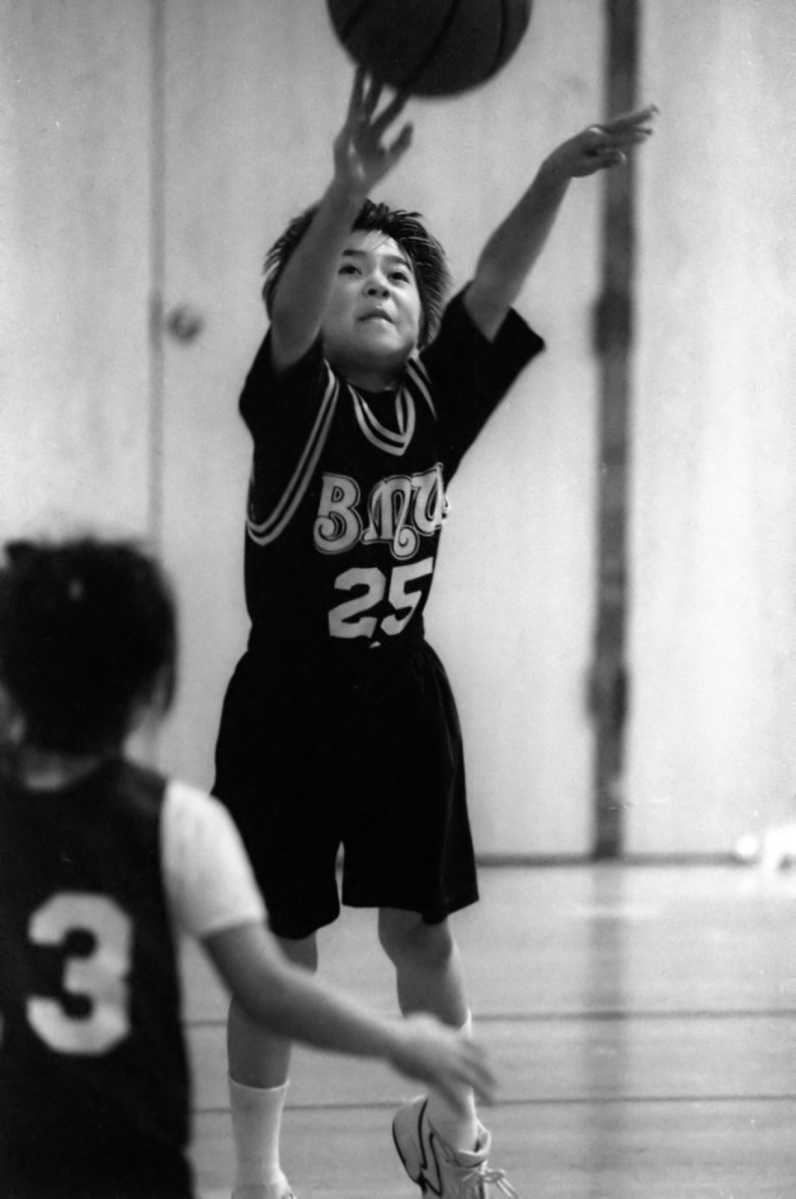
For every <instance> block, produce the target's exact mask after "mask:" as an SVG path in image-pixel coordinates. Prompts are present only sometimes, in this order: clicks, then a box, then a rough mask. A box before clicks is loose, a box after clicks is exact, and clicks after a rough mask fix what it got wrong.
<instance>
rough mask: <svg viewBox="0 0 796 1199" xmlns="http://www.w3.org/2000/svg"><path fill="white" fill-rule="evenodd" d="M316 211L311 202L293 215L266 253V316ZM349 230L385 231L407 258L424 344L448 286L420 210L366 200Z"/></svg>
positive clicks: (441, 255) (436, 324)
mask: <svg viewBox="0 0 796 1199" xmlns="http://www.w3.org/2000/svg"><path fill="white" fill-rule="evenodd" d="M317 210H318V205H317V204H314V205H312V207H311V208H307V209H306V210H305V211H304V212H302V213H301V214H300V215H299V216H297V217H294V218H293V220H292V221H291V222H290V223H289V225H288V226H287V228H286V229H285V231H284V233H283V234H282V235H281V237H279V238H277V240H276V241H275V242H274V244H273V245H272V246H271V248H270V250H269V251H268V253H267V255H266V258H265V266H264V271H265V282H264V283H263V293H262V294H263V299H264V301H265V307H266V311H267V312H268V315H269V316H270V315H271V306H272V303H273V298H274V292H275V291H276V286H277V284H278V282H279V280H280V278H281V276H282V272H283V271H284V269H285V267H286V266H287V264H288V262H289V261H290V258H291V255H292V254H293V251H294V250H295V248H296V246H297V245H298V244H299V242H300V241H301V239H302V237H303V236H304V234H305V233H306V232H307V229H308V228H309V226H310V222H311V221H312V218H313V217H314V216H315V213H316V212H317ZM351 229H352V231H353V230H355V229H361V230H363V231H365V232H369V231H370V230H377V231H378V232H379V233H384V234H385V235H386V236H387V237H391V238H392V239H393V241H394V242H396V243H397V245H399V246H400V247H401V249H402V250H403V251H404V253H405V254H406V255H407V257H408V258H409V260H410V262H411V264H412V268H413V270H414V273H415V281H416V283H417V290H418V293H419V295H420V304H421V307H422V314H421V322H420V339H419V340H420V345H421V346H424V345H427V344H428V342H430V341H431V339H432V337H433V336H434V334H435V333H436V331H437V329H438V328H439V322H440V319H441V317H442V309H443V306H444V303H445V296H446V293H447V291H448V287H449V286H450V275H449V273H448V264H447V261H446V258H445V251H444V250H443V248H442V246H441V244H440V243H439V242H438V241H437V239H436V238H435V237H434V236H433V235H432V234H431V233H429V231H428V230H427V229H426V227H425V225H424V224H423V223H422V221H421V219H420V213H418V212H406V211H405V210H404V209H402V208H390V207H389V205H387V204H376V203H374V201H373V200H365V203H364V204H363V205H362V208H361V209H360V211H359V213H358V215H357V217H356V219H355V220H354V223H353V225H352V226H351Z"/></svg>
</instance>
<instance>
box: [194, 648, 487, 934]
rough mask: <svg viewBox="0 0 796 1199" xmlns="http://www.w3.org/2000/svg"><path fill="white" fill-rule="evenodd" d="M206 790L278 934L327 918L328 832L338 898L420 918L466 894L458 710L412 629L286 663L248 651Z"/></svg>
mask: <svg viewBox="0 0 796 1199" xmlns="http://www.w3.org/2000/svg"><path fill="white" fill-rule="evenodd" d="M352 660H353V662H352ZM213 793H214V795H216V796H218V797H219V799H221V801H222V802H223V803H224V804H225V805H226V806H227V808H228V809H229V811H230V812H231V814H232V816H233V817H234V819H235V821H236V823H237V825H238V827H239V829H240V831H241V834H242V836H243V840H244V843H245V845H246V849H247V851H248V854H249V857H250V858H251V861H252V864H253V866H254V871H255V875H256V877H257V881H258V883H259V885H260V887H261V889H262V892H263V896H264V898H265V902H266V906H267V908H268V913H269V921H270V925H271V928H272V930H273V931H274V932H275V933H276V934H277V935H279V936H283V937H293V938H298V937H305V936H308V935H309V934H310V933H312V932H314V931H315V930H316V929H318V928H321V927H322V926H323V925H326V924H330V923H331V922H332V921H333V920H335V919H336V917H337V916H338V914H339V912H340V895H339V891H338V883H337V871H336V865H337V858H338V851H339V849H340V847H341V846H342V848H343V879H342V901H343V903H345V904H348V905H351V906H353V907H392V908H400V909H404V910H407V911H413V912H419V913H420V914H421V915H422V916H423V918H424V919H425V920H426V921H427V922H428V923H432V924H433V923H437V922H439V921H440V920H443V919H444V918H445V917H446V916H447V915H449V914H450V913H451V912H454V911H456V910H457V909H459V908H462V907H465V906H466V905H468V904H470V903H474V902H475V901H476V900H477V898H478V888H477V881H476V869H475V860H474V855H473V845H472V838H471V834H470V825H469V820H468V815H467V803H466V795H465V778H464V759H463V752H462V738H461V730H460V726H459V719H458V716H457V713H456V706H455V702H454V699H453V695H452V692H451V688H450V684H449V682H448V678H447V675H446V673H445V669H444V667H443V665H442V663H441V662H440V660H439V658H438V657H437V655H436V654H435V652H434V650H433V649H432V648H431V647H430V646H429V645H428V643H427V642H426V641H424V640H417V641H414V642H412V643H411V645H410V646H409V647H408V648H403V647H401V648H399V647H389V648H385V649H376V650H370V651H367V650H365V651H363V652H362V653H358V654H344V653H343V652H342V651H330V650H326V649H324V650H322V651H319V652H318V653H317V654H315V655H313V656H309V655H303V656H302V658H301V659H299V660H297V661H296V662H294V663H293V664H292V665H290V664H288V663H286V662H285V661H284V656H283V658H282V660H280V662H279V663H275V662H273V661H272V662H271V663H269V662H268V660H267V659H265V657H264V656H263V655H261V654H259V655H255V654H254V653H253V652H252V651H251V650H250V651H248V652H247V653H246V654H244V656H243V658H241V660H240V662H239V663H238V665H237V667H236V669H235V672H234V674H233V676H232V679H231V681H230V684H229V687H228V688H227V693H226V696H225V699H224V705H223V710H222V715H221V725H220V729H219V735H218V741H217V744H216V779H215V783H214V786H213Z"/></svg>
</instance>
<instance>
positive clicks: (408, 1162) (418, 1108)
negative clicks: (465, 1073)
mask: <svg viewBox="0 0 796 1199" xmlns="http://www.w3.org/2000/svg"><path fill="white" fill-rule="evenodd" d="M427 1107H428V1099H427V1098H426V1096H425V1095H421V1096H420V1098H419V1099H413V1100H412V1102H411V1103H405V1104H404V1105H403V1107H401V1108H399V1109H398V1113H397V1115H396V1117H395V1119H394V1120H393V1122H392V1135H393V1140H394V1141H395V1148H396V1149H397V1150H398V1156H399V1157H400V1159H401V1161H402V1162H403V1166H404V1169H405V1170H406V1172H407V1174H408V1175H409V1177H410V1178H411V1179H412V1182H415V1183H417V1185H418V1186H419V1187H420V1191H421V1193H422V1194H423V1195H436V1196H438V1199H498V1197H499V1196H501V1195H502V1196H506V1197H507V1199H520V1197H519V1195H518V1194H517V1192H516V1191H515V1190H514V1187H513V1186H512V1185H511V1183H510V1182H509V1180H508V1179H507V1178H506V1175H505V1173H504V1172H503V1171H502V1170H491V1169H489V1167H488V1165H487V1158H488V1157H489V1150H490V1148H491V1145H492V1137H491V1136H490V1134H489V1133H488V1132H487V1130H486V1129H485V1128H484V1126H483V1124H479V1126H478V1130H479V1138H478V1144H479V1148H478V1149H477V1150H476V1151H475V1152H474V1153H463V1152H461V1151H458V1150H454V1149H452V1148H451V1146H450V1145H449V1144H448V1143H447V1142H446V1141H444V1140H443V1139H442V1137H441V1136H440V1135H439V1133H438V1132H437V1130H436V1129H435V1128H434V1127H433V1125H432V1124H431V1123H430V1121H429V1118H428V1113H427V1110H426V1109H427Z"/></svg>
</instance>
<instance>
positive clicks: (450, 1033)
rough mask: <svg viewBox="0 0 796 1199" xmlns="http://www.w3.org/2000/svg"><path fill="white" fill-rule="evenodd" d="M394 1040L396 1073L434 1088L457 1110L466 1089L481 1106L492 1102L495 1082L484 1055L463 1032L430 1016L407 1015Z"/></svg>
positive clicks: (393, 1060) (392, 1060)
mask: <svg viewBox="0 0 796 1199" xmlns="http://www.w3.org/2000/svg"><path fill="white" fill-rule="evenodd" d="M397 1041H398V1043H397V1046H396V1048H395V1049H394V1050H393V1052H392V1053H391V1055H390V1059H389V1060H390V1064H391V1065H392V1066H393V1067H394V1068H395V1069H396V1070H397V1071H398V1073H399V1074H403V1075H405V1076H406V1077H407V1078H413V1079H416V1080H419V1081H420V1082H424V1083H426V1084H427V1085H429V1086H432V1087H434V1088H435V1089H436V1090H438V1091H440V1092H441V1093H442V1094H443V1095H444V1096H445V1098H446V1099H447V1100H448V1101H449V1102H450V1103H451V1104H452V1105H453V1106H454V1107H456V1108H459V1109H461V1108H462V1091H463V1089H464V1088H466V1087H472V1088H473V1090H474V1091H475V1093H476V1095H477V1096H478V1098H479V1099H481V1100H482V1101H483V1102H484V1103H491V1102H492V1101H493V1099H494V1093H495V1087H496V1080H495V1076H494V1074H493V1073H492V1071H491V1070H490V1068H489V1066H488V1065H487V1061H486V1052H485V1050H484V1049H482V1048H481V1046H480V1045H478V1044H476V1042H474V1041H471V1040H470V1039H469V1038H468V1037H466V1036H465V1035H464V1034H463V1033H461V1032H457V1031H456V1030H454V1029H452V1028H446V1026H445V1025H444V1024H440V1023H439V1021H438V1020H435V1019H434V1018H433V1017H432V1016H408V1017H407V1018H406V1019H405V1020H404V1021H403V1022H402V1024H401V1025H400V1026H399V1028H398V1030H397Z"/></svg>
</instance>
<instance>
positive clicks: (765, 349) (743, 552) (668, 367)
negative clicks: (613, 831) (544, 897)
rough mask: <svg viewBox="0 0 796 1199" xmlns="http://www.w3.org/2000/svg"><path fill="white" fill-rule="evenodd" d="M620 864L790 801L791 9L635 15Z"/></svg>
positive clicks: (691, 9)
mask: <svg viewBox="0 0 796 1199" xmlns="http://www.w3.org/2000/svg"><path fill="white" fill-rule="evenodd" d="M644 7H645V20H644V53H643V62H644V92H645V94H648V95H650V96H651V97H652V98H654V99H655V100H656V101H657V102H658V103H659V104H660V106H661V110H662V112H661V118H660V122H659V128H658V131H657V132H656V134H655V138H654V142H653V144H652V145H651V146H650V147H649V153H647V154H645V155H644V158H643V162H642V165H641V197H640V209H641V214H640V220H641V261H640V281H639V282H640V292H639V335H640V336H639V343H638V347H637V355H636V376H635V387H636V412H635V429H634V438H633V455H634V466H633V493H632V572H633V578H632V593H633V607H632V613H631V616H632V620H631V636H630V641H631V645H630V661H631V668H632V673H633V691H632V711H631V723H630V728H629V761H628V773H627V780H626V795H627V799H628V800H629V807H628V809H627V819H628V848H629V849H631V850H636V851H641V852H652V853H655V852H681V851H712V850H727V849H729V848H730V847H731V846H732V844H733V841H734V839H735V837H736V836H737V835H738V834H739V833H741V832H744V831H745V830H746V829H750V828H754V829H756V828H759V827H761V826H762V825H763V824H765V823H767V822H769V821H772V820H778V819H781V818H783V817H784V816H789V817H790V818H791V819H792V818H793V805H792V798H793V796H794V795H796V739H794V735H793V734H794V728H796V653H795V652H794V648H795V647H796V534H795V533H794V528H795V527H796V526H795V525H794V512H796V418H795V417H794V404H793V397H794V393H796V339H795V338H794V329H795V328H796V174H795V173H794V165H793V152H794V146H796V117H795V116H794V114H795V113H796V73H795V72H794V64H796V6H794V5H793V3H792V0H765V3H759V2H758V0H703V2H701V3H699V4H692V3H688V0H649V2H648V3H647V4H646V5H645V6H644Z"/></svg>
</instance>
